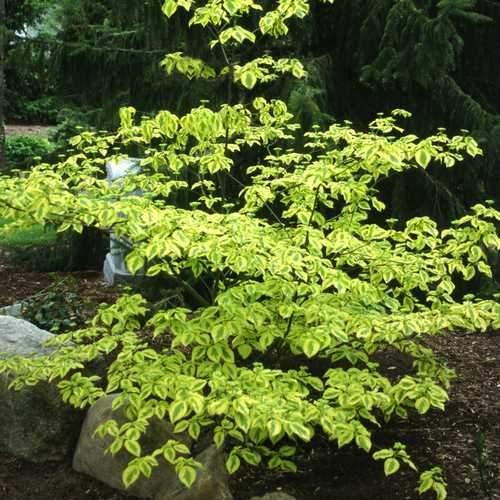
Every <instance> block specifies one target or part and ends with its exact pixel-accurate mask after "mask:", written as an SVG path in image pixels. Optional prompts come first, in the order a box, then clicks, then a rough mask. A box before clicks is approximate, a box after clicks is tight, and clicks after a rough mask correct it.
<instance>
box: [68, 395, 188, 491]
mask: <svg viewBox="0 0 500 500" xmlns="http://www.w3.org/2000/svg"><path fill="white" fill-rule="evenodd" d="M115 398H116V395H110V396H105V397H103V398H101V399H99V400H98V401H97V402H96V403H95V404H94V406H92V407H91V408H90V409H89V411H88V412H87V416H86V418H85V421H84V423H83V426H82V430H81V433H80V439H79V441H78V445H77V448H76V451H75V455H74V457H73V468H74V469H75V470H76V471H78V472H83V473H85V474H87V475H89V476H92V477H94V478H96V479H98V480H100V481H102V482H104V483H106V484H108V485H109V486H111V487H113V488H116V489H119V490H122V491H126V492H127V493H128V494H130V495H134V496H136V497H154V496H155V494H156V493H157V492H158V491H160V490H161V489H162V488H163V487H164V485H165V484H170V483H171V482H172V481H173V480H174V479H175V472H174V471H173V469H172V468H171V467H170V465H169V464H168V463H167V462H166V461H165V460H164V459H163V458H161V459H159V462H160V465H159V466H158V467H155V468H154V469H153V474H152V475H151V477H150V478H149V479H146V478H144V476H141V478H140V479H139V480H138V481H136V482H135V483H134V484H133V485H132V486H130V488H129V489H127V490H126V489H125V486H124V484H123V482H122V473H123V470H124V469H125V467H126V466H127V464H128V462H129V461H130V460H131V459H132V458H133V457H132V456H131V455H130V454H129V453H128V452H127V451H126V450H124V449H122V450H120V451H119V452H118V453H117V454H116V455H115V456H112V455H111V454H110V453H105V451H106V449H107V448H108V446H109V445H110V444H111V442H112V441H113V439H112V438H111V437H110V436H106V437H105V438H103V439H101V438H99V437H98V436H95V437H94V432H95V430H96V428H97V427H98V426H99V425H100V424H102V423H104V422H106V421H107V420H110V419H113V420H116V421H117V422H118V424H119V425H122V424H124V423H125V422H126V421H127V419H126V417H125V416H124V414H123V411H122V409H121V408H119V409H117V410H116V411H113V410H112V407H111V405H112V403H113V400H114V399H115ZM169 439H177V440H179V441H180V440H184V442H186V439H185V438H183V436H182V435H179V434H175V435H174V434H173V432H172V427H171V426H170V425H169V424H167V422H163V421H160V420H158V419H153V420H151V422H150V425H149V427H148V430H147V432H146V434H145V435H144V436H143V437H142V439H141V441H140V443H141V448H142V450H143V454H144V453H149V452H151V451H152V450H154V449H156V448H158V447H160V446H161V445H163V444H164V443H165V442H166V441H168V440H169ZM186 444H189V442H187V443H186Z"/></svg>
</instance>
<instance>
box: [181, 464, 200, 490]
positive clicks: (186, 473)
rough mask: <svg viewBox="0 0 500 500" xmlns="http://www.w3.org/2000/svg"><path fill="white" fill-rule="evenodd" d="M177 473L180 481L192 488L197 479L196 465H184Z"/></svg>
mask: <svg viewBox="0 0 500 500" xmlns="http://www.w3.org/2000/svg"><path fill="white" fill-rule="evenodd" d="M177 475H178V476H179V481H180V482H181V483H182V484H183V485H184V486H186V488H190V487H191V485H192V484H193V483H194V482H195V480H196V469H195V468H194V467H191V466H189V465H182V466H181V467H180V468H179V471H178V473H177Z"/></svg>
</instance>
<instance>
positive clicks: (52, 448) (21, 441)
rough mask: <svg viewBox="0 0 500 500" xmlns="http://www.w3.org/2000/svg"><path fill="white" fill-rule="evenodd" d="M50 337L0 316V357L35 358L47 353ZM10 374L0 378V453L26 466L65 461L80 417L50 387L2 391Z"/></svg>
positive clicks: (17, 321) (1, 375) (45, 333)
mask: <svg viewBox="0 0 500 500" xmlns="http://www.w3.org/2000/svg"><path fill="white" fill-rule="evenodd" d="M52 337H53V334H51V333H49V332H46V331H44V330H41V329H39V328H37V327H36V326H35V325H32V324H31V323H29V322H28V321H24V320H22V319H17V318H13V317H10V316H0V356H2V357H4V358H5V357H10V356H27V357H29V356H39V355H46V354H49V353H50V352H51V349H50V348H47V347H44V346H43V343H44V342H45V341H47V340H49V339H50V338H52ZM11 381H12V376H8V375H6V374H0V408H1V411H0V451H1V452H3V453H7V454H10V455H13V456H16V457H18V458H23V459H24V460H28V461H30V462H45V461H48V460H61V459H63V458H66V457H67V456H68V455H69V454H70V453H71V452H72V451H73V449H74V446H75V443H76V439H77V437H78V431H79V428H80V425H81V422H82V414H81V412H79V411H76V410H74V409H72V408H70V407H69V406H67V405H65V404H64V403H63V402H62V401H61V399H60V397H59V393H58V391H57V388H56V387H55V386H54V385H50V384H47V383H40V384H38V385H36V386H29V387H24V388H23V389H21V390H20V391H14V390H10V389H8V386H9V384H10V382H11Z"/></svg>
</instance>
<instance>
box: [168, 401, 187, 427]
mask: <svg viewBox="0 0 500 500" xmlns="http://www.w3.org/2000/svg"><path fill="white" fill-rule="evenodd" d="M188 410H189V408H188V405H187V403H186V402H185V401H174V402H173V403H172V404H171V405H170V407H169V409H168V415H169V417H170V421H171V422H172V423H173V424H175V422H177V421H178V420H180V419H181V418H184V417H185V416H186V415H187V413H188Z"/></svg>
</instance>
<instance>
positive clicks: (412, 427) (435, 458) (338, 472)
mask: <svg viewBox="0 0 500 500" xmlns="http://www.w3.org/2000/svg"><path fill="white" fill-rule="evenodd" d="M68 274H71V275H72V276H74V277H75V278H76V279H77V285H76V289H77V291H78V293H79V294H80V295H81V296H82V298H85V297H88V298H89V299H91V300H92V301H95V302H96V303H98V302H102V301H108V302H109V301H111V300H106V299H112V297H113V294H115V296H116V291H113V290H112V289H106V288H105V287H104V286H103V282H102V277H101V274H100V273H99V272H86V273H57V274H46V273H33V272H30V273H25V272H19V271H16V270H14V269H12V268H10V267H8V266H5V265H3V266H2V265H0V306H2V305H7V304H11V303H13V302H15V301H18V300H21V299H23V298H26V297H28V296H30V295H33V294H34V293H37V292H39V291H41V290H44V289H46V288H47V287H48V286H49V285H50V284H51V283H53V282H54V280H55V279H64V277H65V276H67V275H68ZM430 344H431V345H432V347H433V348H434V349H435V351H436V352H437V353H438V355H439V356H441V357H442V358H444V359H447V360H448V363H449V365H450V367H452V368H454V369H455V370H456V372H457V379H456V380H455V381H454V383H453V386H452V389H451V392H450V401H449V403H448V404H447V407H446V411H445V412H439V411H432V412H429V413H428V414H426V415H423V416H421V415H412V417H411V418H410V419H409V420H408V421H406V422H399V423H393V424H390V425H389V426H387V427H384V428H383V429H382V430H380V431H379V432H378V433H377V434H376V437H375V439H374V442H375V443H376V444H377V445H379V446H382V447H384V446H388V445H391V444H392V443H394V442H395V441H401V442H403V443H406V444H407V451H408V452H409V453H410V455H411V456H412V457H413V459H414V461H415V462H416V463H417V465H418V466H419V467H420V468H421V469H426V468H429V467H432V466H434V465H440V466H442V467H443V469H444V472H445V476H446V479H447V481H448V498H449V499H450V500H493V499H500V468H499V465H500V419H499V417H500V411H499V410H500V406H499V397H498V394H499V392H500V391H499V390H500V332H490V333H485V334H475V335H470V334H462V333H458V334H449V335H446V336H442V337H437V338H433V339H431V340H430ZM390 363H391V364H395V365H396V366H397V363H398V360H397V359H396V360H393V359H391V360H390ZM298 466H299V471H298V473H297V474H281V473H276V472H267V471H265V470H264V469H258V468H257V469H255V468H243V469H241V470H240V471H239V472H238V473H237V474H236V475H235V476H233V477H232V478H231V489H232V492H233V495H234V498H235V500H248V499H249V498H250V497H251V496H254V495H262V494H263V493H265V492H269V491H276V490H277V491H284V492H287V493H289V494H291V495H294V496H295V497H296V498H297V500H312V499H319V500H405V499H406V500H416V499H418V498H421V499H431V498H434V496H433V495H430V494H425V495H423V496H419V495H418V493H416V491H415V487H416V485H417V477H416V475H415V473H413V472H412V471H409V470H403V469H402V470H401V471H400V472H398V473H396V474H395V475H394V476H392V477H390V478H389V479H386V478H385V477H384V473H383V466H382V463H381V462H374V461H373V460H372V459H371V458H370V457H369V456H367V455H366V454H364V453H363V452H360V451H359V450H358V449H356V448H354V447H351V446H347V447H345V448H343V449H342V450H340V451H339V450H338V449H337V448H336V447H335V446H333V445H331V444H330V443H328V442H327V441H325V440H324V439H320V438H316V439H315V440H314V442H313V443H311V445H310V446H309V447H307V448H306V449H305V450H304V451H303V452H302V453H301V455H300V457H299V460H298ZM3 498H5V499H10V500H120V499H124V498H130V497H125V496H124V495H122V494H120V493H118V492H116V491H114V490H112V489H110V488H108V487H107V486H106V485H103V484H101V483H99V482H97V481H94V480H92V479H90V478H88V477H86V476H83V475H81V474H78V473H76V472H74V471H73V470H72V469H71V463H70V459H68V461H67V462H65V463H46V464H28V463H25V462H22V461H20V460H17V459H14V458H12V457H7V456H1V455H0V499H3ZM207 500H217V499H207Z"/></svg>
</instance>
